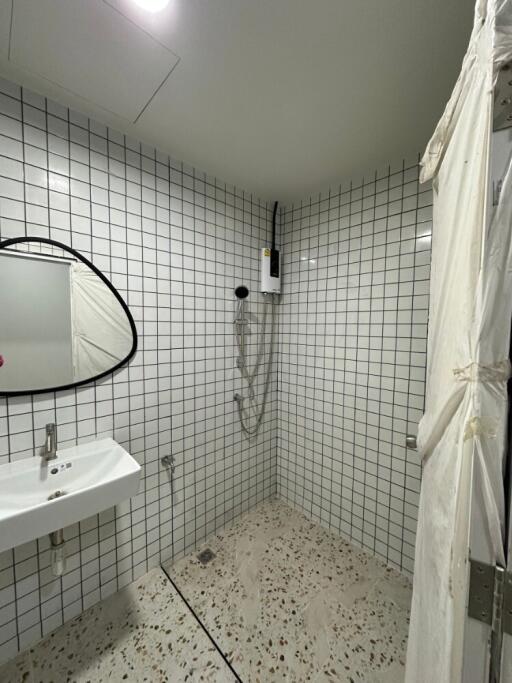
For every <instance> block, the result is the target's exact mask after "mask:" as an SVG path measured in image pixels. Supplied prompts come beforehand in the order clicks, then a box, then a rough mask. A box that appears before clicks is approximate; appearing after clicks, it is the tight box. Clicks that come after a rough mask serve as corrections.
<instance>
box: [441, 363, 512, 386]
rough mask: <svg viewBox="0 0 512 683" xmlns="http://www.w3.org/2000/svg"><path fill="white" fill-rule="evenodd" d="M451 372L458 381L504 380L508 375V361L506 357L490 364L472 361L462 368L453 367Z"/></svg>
mask: <svg viewBox="0 0 512 683" xmlns="http://www.w3.org/2000/svg"><path fill="white" fill-rule="evenodd" d="M453 374H454V376H455V379H456V380H457V381H458V382H485V383H491V382H506V381H507V380H508V378H509V377H510V361H509V360H508V358H506V359H504V360H499V361H497V362H496V363H493V364H492V365H482V364H480V363H475V362H472V363H469V364H468V365H466V366H465V367H463V368H455V369H454V370H453Z"/></svg>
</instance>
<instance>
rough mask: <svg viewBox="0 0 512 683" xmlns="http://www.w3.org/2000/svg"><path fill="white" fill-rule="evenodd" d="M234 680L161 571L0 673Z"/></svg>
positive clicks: (0, 676)
mask: <svg viewBox="0 0 512 683" xmlns="http://www.w3.org/2000/svg"><path fill="white" fill-rule="evenodd" d="M236 680H237V678H236V676H234V675H233V674H232V673H231V671H230V670H229V668H228V666H227V665H226V663H225V662H224V660H223V659H222V657H221V655H220V654H219V653H218V652H217V650H216V649H215V647H214V646H213V645H212V643H211V641H210V640H209V638H208V636H207V635H206V634H205V632H204V631H203V630H202V628H201V627H200V626H199V624H198V623H197V621H196V620H195V618H194V617H193V615H192V614H191V612H190V610H189V609H188V607H187V606H186V604H185V603H184V602H183V600H182V599H181V598H180V597H179V595H178V594H177V593H176V591H175V590H174V588H173V587H172V585H171V583H170V582H169V581H168V579H167V578H166V576H165V574H164V572H163V571H162V570H161V569H153V570H152V571H151V572H149V573H148V574H146V575H145V576H144V577H142V578H141V579H139V580H138V581H136V582H135V583H132V584H131V585H130V586H128V587H127V588H124V589H123V590H121V591H119V592H118V593H115V594H114V595H112V596H111V597H110V598H107V599H106V600H104V601H103V602H100V603H98V604H97V605H95V606H94V607H91V608H90V609H88V610H87V611H85V612H84V613H83V614H81V615H80V616H79V617H76V618H75V619H73V620H72V621H69V622H67V623H66V624H64V625H63V626H61V627H60V628H58V629H57V630H56V631H54V632H53V633H52V634H51V635H49V636H48V637H47V638H45V639H44V640H42V641H41V642H39V643H38V644H37V645H35V646H34V647H33V648H31V649H30V650H28V651H27V652H25V653H22V654H21V655H19V656H18V657H16V659H13V660H12V661H11V662H9V663H8V664H6V665H5V666H3V667H0V682H1V683H86V682H87V683H106V682H107V681H108V682H109V683H118V682H119V683H126V682H128V683H167V682H168V683H182V682H185V681H186V682H187V683H196V681H208V682H210V681H211V682H213V683H218V682H219V683H232V682H233V681H236Z"/></svg>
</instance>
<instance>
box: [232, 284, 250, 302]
mask: <svg viewBox="0 0 512 683" xmlns="http://www.w3.org/2000/svg"><path fill="white" fill-rule="evenodd" d="M235 296H236V298H237V299H247V297H248V296H249V290H248V289H247V287H246V286H245V285H239V286H238V287H237V288H236V289H235Z"/></svg>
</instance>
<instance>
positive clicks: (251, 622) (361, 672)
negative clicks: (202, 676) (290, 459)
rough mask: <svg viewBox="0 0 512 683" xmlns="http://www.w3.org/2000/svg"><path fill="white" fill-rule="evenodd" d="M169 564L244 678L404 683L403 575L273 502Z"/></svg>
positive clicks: (406, 586) (253, 681)
mask: <svg viewBox="0 0 512 683" xmlns="http://www.w3.org/2000/svg"><path fill="white" fill-rule="evenodd" d="M205 548H210V549H211V550H212V551H213V553H215V558H214V559H213V560H211V561H210V562H209V563H207V564H206V565H203V564H202V563H201V562H200V561H199V560H198V559H197V553H194V554H193V555H189V556H187V557H185V558H183V559H181V560H179V561H178V562H176V563H174V564H173V565H171V566H169V567H166V570H167V571H168V573H169V575H170V577H171V578H172V580H173V581H174V582H175V584H176V586H177V587H178V588H179V590H180V591H181V592H182V594H183V595H184V597H185V599H186V600H187V602H188V603H189V605H190V606H191V607H192V609H193V610H194V611H195V613H196V614H197V615H198V616H199V618H200V619H201V621H202V622H203V624H204V625H205V626H206V628H207V630H208V631H209V633H210V634H211V635H212V636H213V638H214V639H215V641H216V642H217V644H218V645H219V646H220V648H221V649H222V651H223V652H224V653H225V655H226V657H227V658H228V660H229V661H230V662H231V664H232V665H233V667H234V669H235V671H236V672H237V673H238V675H239V676H240V678H241V680H242V681H243V682H244V683H269V682H270V681H283V682H284V681H286V683H292V682H293V683H305V682H306V681H314V682H317V681H318V682H319V681H339V682H340V683H341V682H352V683H355V682H357V681H364V683H400V682H401V681H403V677H404V664H405V653H406V643H407V629H408V623H409V604H410V597H411V587H410V583H409V581H408V580H407V579H405V578H404V577H403V576H401V575H400V574H399V573H397V572H395V571H394V570H392V569H389V568H387V567H386V566H385V565H384V564H382V563H381V562H379V561H378V560H376V559H375V558H373V557H371V556H369V555H367V554H366V553H364V552H363V551H361V550H359V549H357V548H355V547H354V546H351V545H349V544H348V543H346V542H345V541H344V540H342V539H341V538H340V537H339V536H337V535H335V534H333V533H331V532H329V531H327V530H325V529H323V528H322V527H320V526H318V525H316V524H314V523H312V522H310V521H309V520H308V519H306V517H304V516H303V515H302V514H301V513H299V512H298V511H296V510H294V509H292V508H290V507H289V506H288V505H286V504H285V503H283V502H281V501H277V500H273V501H269V502H266V503H263V504H262V505H260V506H258V507H257V508H255V509H254V510H253V511H251V512H249V513H247V514H245V515H244V516H242V517H241V518H239V519H238V520H237V521H236V522H235V523H234V524H233V525H232V526H231V527H229V528H228V529H226V530H225V531H224V532H223V533H221V534H219V535H218V536H216V537H214V538H211V539H209V540H208V542H207V543H205V544H204V545H203V546H202V548H200V549H199V552H200V551H201V550H204V549H205Z"/></svg>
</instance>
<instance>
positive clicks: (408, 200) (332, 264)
mask: <svg viewBox="0 0 512 683" xmlns="http://www.w3.org/2000/svg"><path fill="white" fill-rule="evenodd" d="M418 170H419V169H418V159H417V158H415V159H412V160H410V161H403V162H401V163H400V164H398V165H397V166H393V167H388V168H385V169H383V170H382V171H376V172H372V173H371V174H370V175H369V176H368V177H367V178H364V179H363V180H362V181H359V182H350V183H347V184H344V185H341V186H340V187H338V188H336V189H331V190H329V191H328V192H326V193H324V194H321V195H319V196H317V197H311V198H309V199H307V200H305V201H302V202H300V203H299V204H294V205H293V206H290V207H287V209H286V210H285V212H284V215H283V225H282V237H281V241H282V250H283V254H284V265H283V273H284V297H283V301H282V304H281V307H280V309H281V310H280V356H279V361H280V362H279V389H278V395H279V398H278V405H279V428H278V492H279V495H280V496H282V497H283V498H284V499H285V500H287V501H288V502H290V503H292V504H293V505H295V506H297V507H299V508H301V509H302V510H303V511H305V512H306V514H308V515H309V516H310V518H312V519H314V520H315V521H317V522H319V523H320V524H322V525H324V526H326V527H328V528H331V529H335V530H337V531H338V532H339V533H341V534H342V535H343V536H345V537H346V538H348V539H350V540H351V541H352V542H354V543H356V544H358V545H360V546H362V547H364V548H366V549H367V550H369V551H370V552H372V553H374V554H376V555H378V556H380V557H382V558H384V560H385V561H386V562H387V563H388V564H390V565H392V566H394V567H396V568H398V569H400V570H403V571H405V572H406V573H409V574H411V573H412V570H413V557H414V537H415V528H416V520H417V506H418V494H419V488H420V477H421V467H420V463H419V459H418V457H417V454H416V452H414V451H410V450H406V448H405V436H406V434H407V433H413V434H415V433H416V431H417V423H418V421H419V418H420V417H421V414H422V410H423V401H424V379H425V378H424V375H425V361H426V337H427V315H428V292H429V264H430V238H431V226H432V222H431V214H432V206H431V204H432V195H431V189H430V188H429V187H425V186H420V185H419V182H418Z"/></svg>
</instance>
